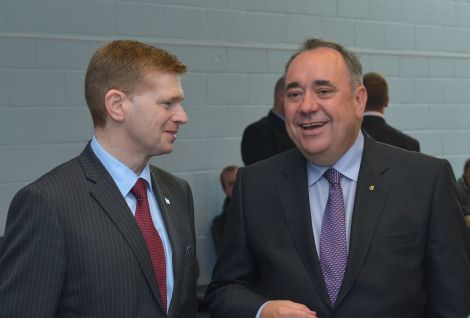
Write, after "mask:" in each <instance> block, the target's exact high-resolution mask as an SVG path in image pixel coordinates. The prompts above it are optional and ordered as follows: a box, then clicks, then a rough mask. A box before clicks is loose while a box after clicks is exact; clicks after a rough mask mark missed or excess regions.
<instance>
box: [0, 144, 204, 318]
mask: <svg viewBox="0 0 470 318" xmlns="http://www.w3.org/2000/svg"><path fill="white" fill-rule="evenodd" d="M151 175H152V183H153V188H154V189H156V193H155V195H156V198H157V201H158V204H159V207H160V209H161V212H162V215H163V220H164V222H165V227H166V229H167V231H168V235H169V238H170V242H171V247H172V252H173V267H174V277H175V285H174V290H173V296H172V301H171V304H170V308H169V312H168V315H166V314H165V313H164V311H163V308H162V303H161V299H160V293H159V290H158V285H157V282H156V279H155V275H154V273H153V270H152V265H151V261H150V257H149V255H148V251H147V248H146V245H145V241H144V239H143V237H142V235H141V233H140V230H139V227H138V225H137V223H136V222H135V219H134V217H133V215H132V213H131V211H130V210H129V207H128V205H127V204H126V202H125V200H124V198H123V197H122V195H121V194H120V192H119V190H118V188H117V186H116V184H115V183H114V182H113V180H112V178H111V176H110V175H109V173H108V172H107V171H106V170H105V168H104V167H103V166H102V164H101V163H100V162H99V160H98V159H97V158H96V157H95V155H94V154H93V152H92V150H91V148H90V146H89V145H88V146H87V147H86V148H85V150H84V151H83V152H82V153H81V154H80V155H79V156H78V157H77V158H75V159H72V160H71V161H69V162H67V163H65V164H63V165H61V166H59V167H57V168H55V169H53V170H52V171H50V172H49V173H47V174H46V175H44V176H43V177H41V178H40V179H38V180H37V181H35V182H33V183H31V184H30V185H28V186H26V187H25V188H23V189H22V190H20V191H19V192H18V193H17V194H16V196H15V197H14V199H13V201H12V203H11V206H10V209H9V211H8V218H7V225H6V230H5V238H4V244H2V248H1V250H0V317H2V318H3V317H5V318H6V317H15V318H20V317H25V318H26V317H28V318H31V317H96V318H103V317H110V318H111V317H112V318H115V317H123V318H124V317H125V318H129V317H149V318H150V317H152V318H156V317H175V318H176V317H178V318H187V317H195V316H196V255H195V234H194V217H193V201H192V194H191V190H190V188H189V185H188V184H187V183H186V182H185V181H184V180H182V179H179V178H176V177H174V176H172V175H170V174H169V173H167V172H165V171H163V170H161V169H158V168H155V167H151ZM165 197H166V198H168V199H169V200H170V204H166V203H165V200H164V198H165Z"/></svg>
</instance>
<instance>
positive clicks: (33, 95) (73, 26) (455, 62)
mask: <svg viewBox="0 0 470 318" xmlns="http://www.w3.org/2000/svg"><path fill="white" fill-rule="evenodd" d="M469 16H470V1H468V0H466V1H450V0H396V1H390V0H354V1H351V0H290V1H287V0H199V1H194V0H121V1H115V0H74V1H60V0H41V1H33V0H0V234H1V233H3V227H4V223H5V220H6V214H7V209H8V206H9V204H10V201H11V198H12V197H13V195H14V193H15V192H16V191H17V190H18V189H19V188H20V187H22V186H24V185H25V184H26V183H29V182H31V181H32V180H34V179H36V178H37V177H39V176H40V175H42V174H44V173H45V172H47V171H48V170H50V169H51V168H53V167H54V166H56V165H58V164H59V163H62V162H64V161H66V160H68V159H70V158H72V157H74V156H75V155H77V154H78V153H79V152H80V151H81V150H82V148H83V146H84V145H85V144H86V142H87V140H88V139H89V138H90V137H91V135H92V124H91V119H90V115H89V114H88V110H87V108H86V106H85V100H84V97H83V79H84V73H85V69H86V66H87V63H88V60H89V58H90V56H91V54H92V53H93V52H94V50H95V49H96V48H97V47H99V46H100V45H101V44H102V43H103V42H105V41H109V40H112V39H116V38H133V39H138V40H143V41H146V42H149V43H152V44H154V45H157V46H160V47H162V48H165V49H168V50H170V51H171V52H173V53H174V54H176V55H177V56H179V57H180V58H181V59H182V60H183V61H184V62H186V63H187V64H188V65H189V68H190V72H189V74H187V75H186V76H185V77H184V79H183V86H184V89H185V97H186V99H185V102H184V105H185V107H186V110H187V113H188V115H189V119H190V120H189V123H188V124H187V125H186V126H183V128H182V129H181V132H180V135H179V139H178V141H177V142H176V144H175V151H174V152H173V153H172V154H170V155H168V156H163V157H158V158H154V159H153V160H152V162H153V163H155V164H158V165H160V166H162V167H163V168H165V169H168V170H170V171H172V172H174V173H176V174H178V175H180V176H182V177H184V178H186V179H187V180H188V181H189V182H190V184H191V186H192V189H193V192H194V202H195V207H196V211H195V212H196V229H197V239H198V256H199V262H200V265H201V275H200V282H201V283H204V282H207V281H208V280H209V277H210V272H211V270H212V267H213V264H214V261H215V253H214V250H213V243H212V238H211V237H210V231H209V225H210V223H211V221H212V218H213V217H214V216H215V215H216V214H218V213H219V212H220V209H221V205H222V202H223V199H224V197H223V193H222V191H221V189H220V185H219V180H218V175H219V171H220V169H221V168H222V167H224V166H226V165H229V164H238V165H241V158H240V138H241V134H242V132H243V129H244V128H245V127H246V125H248V124H249V123H251V122H253V121H255V120H257V119H258V118H260V117H261V116H264V115H265V114H266V113H267V111H268V109H269V107H270V105H271V102H272V95H273V92H272V91H273V86H274V83H275V81H276V79H277V78H278V76H279V75H280V74H282V72H283V70H284V65H285V63H286V62H287V59H288V58H289V56H290V55H291V54H292V52H293V51H294V50H295V49H296V48H297V47H298V46H299V45H300V44H301V42H302V41H303V40H305V39H306V38H309V37H323V38H326V39H331V40H334V41H338V42H341V43H343V44H345V45H346V46H348V47H350V48H352V49H353V50H355V51H356V52H357V53H358V54H359V56H360V59H361V61H362V63H363V65H364V71H365V72H368V71H376V72H380V73H383V74H384V75H385V76H386V77H387V79H388V81H389V84H390V94H391V100H390V107H389V108H388V110H387V113H386V116H387V118H388V121H389V122H390V123H391V124H392V125H394V126H396V127H398V128H400V129H403V130H405V131H406V132H408V133H410V134H411V135H413V136H415V137H416V138H418V139H419V140H420V142H421V145H422V151H423V152H425V153H428V154H431V155H434V156H438V157H443V158H447V159H449V161H450V162H451V164H452V166H453V168H454V170H455V172H456V175H458V176H459V175H460V174H461V173H462V165H463V163H464V161H465V159H466V158H467V157H470V143H469V142H468V140H470V105H469V103H470V19H468V17H469Z"/></svg>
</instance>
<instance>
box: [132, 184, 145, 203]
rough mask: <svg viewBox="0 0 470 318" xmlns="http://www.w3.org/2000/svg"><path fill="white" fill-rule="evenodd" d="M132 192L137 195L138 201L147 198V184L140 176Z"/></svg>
mask: <svg viewBox="0 0 470 318" xmlns="http://www.w3.org/2000/svg"><path fill="white" fill-rule="evenodd" d="M131 193H132V194H133V195H134V196H135V198H136V199H137V201H140V200H147V184H146V181H145V180H144V179H142V178H139V179H138V180H137V182H136V183H135V184H134V186H133V187H132V189H131Z"/></svg>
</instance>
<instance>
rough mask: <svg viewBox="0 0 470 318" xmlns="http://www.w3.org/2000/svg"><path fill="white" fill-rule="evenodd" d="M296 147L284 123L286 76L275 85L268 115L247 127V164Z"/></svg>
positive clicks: (243, 144)
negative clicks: (272, 103)
mask: <svg viewBox="0 0 470 318" xmlns="http://www.w3.org/2000/svg"><path fill="white" fill-rule="evenodd" d="M293 147H295V145H294V143H293V142H292V140H291V139H290V137H289V135H288V134H287V131H286V125H285V123H284V77H281V78H279V79H278V80H277V82H276V85H275V87H274V105H273V107H272V108H271V110H270V111H269V113H268V115H267V116H265V117H263V118H261V119H260V120H258V121H256V122H254V123H252V124H250V125H249V126H248V127H246V128H245V131H244V132H243V136H242V142H241V152H242V160H243V163H244V164H245V165H246V166H247V165H250V164H252V163H255V162H257V161H260V160H263V159H267V158H269V157H272V156H274V155H277V154H278V153H281V152H283V151H286V150H289V149H291V148H293Z"/></svg>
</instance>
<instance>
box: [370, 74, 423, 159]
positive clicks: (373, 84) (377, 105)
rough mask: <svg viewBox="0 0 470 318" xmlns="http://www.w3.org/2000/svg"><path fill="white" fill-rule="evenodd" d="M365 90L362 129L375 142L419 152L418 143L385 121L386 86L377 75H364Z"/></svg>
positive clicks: (385, 82)
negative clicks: (365, 101)
mask: <svg viewBox="0 0 470 318" xmlns="http://www.w3.org/2000/svg"><path fill="white" fill-rule="evenodd" d="M363 82H364V86H365V88H366V90H367V103H366V110H365V112H364V119H363V120H362V128H363V129H364V130H365V131H366V132H367V133H368V134H369V135H370V136H371V137H372V138H374V139H375V140H377V141H380V142H383V143H386V144H389V145H392V146H395V147H398V148H403V149H406V150H411V151H419V150H420V147H419V141H418V140H416V139H415V138H413V137H411V136H409V135H407V134H404V133H403V132H401V131H399V130H398V129H396V128H393V127H392V126H390V125H389V124H387V122H386V121H385V117H384V114H385V108H386V107H387V106H388V101H389V97H388V84H387V81H386V80H385V78H384V77H383V76H382V75H380V74H378V73H367V74H365V75H364V79H363Z"/></svg>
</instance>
